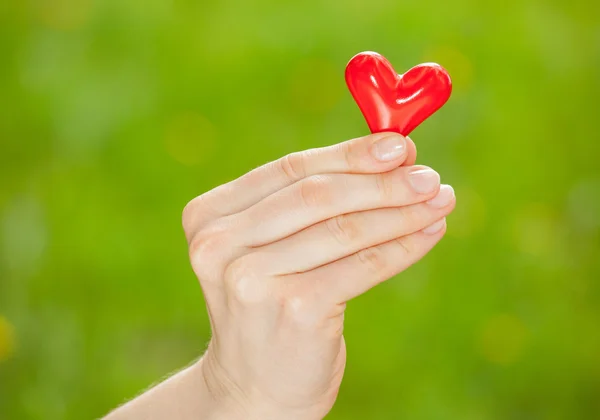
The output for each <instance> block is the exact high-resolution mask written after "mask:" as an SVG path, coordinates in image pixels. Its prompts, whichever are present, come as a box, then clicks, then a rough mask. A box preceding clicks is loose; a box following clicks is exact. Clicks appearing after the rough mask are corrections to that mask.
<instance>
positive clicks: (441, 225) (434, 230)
mask: <svg viewBox="0 0 600 420" xmlns="http://www.w3.org/2000/svg"><path fill="white" fill-rule="evenodd" d="M445 231H446V218H445V217H444V218H443V219H440V220H438V221H437V222H435V223H433V224H431V225H429V226H427V227H426V228H425V229H423V230H422V232H423V233H424V234H425V235H436V234H442V233H443V232H445Z"/></svg>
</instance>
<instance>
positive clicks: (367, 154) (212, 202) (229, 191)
mask: <svg viewBox="0 0 600 420" xmlns="http://www.w3.org/2000/svg"><path fill="white" fill-rule="evenodd" d="M415 156H416V149H415V144H414V143H413V141H412V140H409V141H407V140H406V138H405V137H403V136H401V135H400V134H397V133H378V134H372V135H368V136H364V137H359V138H356V139H353V140H348V141H346V142H343V143H339V144H335V145H332V146H328V147H323V148H319V149H310V150H305V151H302V152H296V153H291V154H289V155H287V156H284V157H282V158H281V159H278V160H276V161H273V162H270V163H267V164H266V165H263V166H261V167H259V168H257V169H254V170H253V171H250V172H248V173H247V174H245V175H243V176H242V177H240V178H238V179H236V180H234V181H231V182H229V183H227V184H223V185H221V186H219V187H217V188H215V189H213V190H211V191H209V192H207V193H206V194H203V195H201V196H199V197H196V198H195V199H194V200H192V201H191V202H190V203H189V204H188V206H186V213H188V214H189V213H198V214H197V215H196V217H195V218H196V219H198V220H200V219H201V220H206V219H208V220H210V219H214V218H217V217H222V216H227V215H230V214H234V213H238V212H240V211H242V210H245V209H247V208H248V207H250V206H252V205H254V204H256V203H257V202H259V201H260V200H262V199H263V198H265V197H267V196H269V195H271V194H273V193H274V192H276V191H278V190H281V189H282V188H285V187H287V186H288V185H291V184H293V183H294V182H296V181H298V180H300V179H303V178H306V177H309V176H311V175H316V174H328V173H380V172H386V171H389V170H391V169H394V168H396V167H398V166H400V165H401V164H403V163H404V161H405V160H406V159H407V158H410V159H411V160H412V161H414V157H415ZM190 217H191V216H190V215H188V219H189V218H190ZM188 223H189V221H188Z"/></svg>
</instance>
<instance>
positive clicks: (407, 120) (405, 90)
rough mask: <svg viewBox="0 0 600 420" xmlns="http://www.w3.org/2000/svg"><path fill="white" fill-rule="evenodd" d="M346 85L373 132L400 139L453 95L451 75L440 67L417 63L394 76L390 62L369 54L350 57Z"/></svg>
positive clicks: (364, 53) (374, 54) (371, 53)
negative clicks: (393, 132) (393, 133)
mask: <svg viewBox="0 0 600 420" xmlns="http://www.w3.org/2000/svg"><path fill="white" fill-rule="evenodd" d="M346 84H347V85H348V88H349V89H350V93H351V94H352V96H353V97H354V100H355V101H356V103H357V104H358V107H359V108H360V110H361V111H362V113H363V115H364V116H365V119H366V120H367V124H368V125H369V129H370V130H371V132H372V133H379V132H382V131H395V132H397V133H400V134H402V135H403V136H407V135H408V134H409V133H410V132H411V131H413V130H414V129H415V128H416V127H417V126H418V125H419V124H421V123H422V122H423V121H425V120H426V119H427V118H428V117H429V116H430V115H431V114H433V113H434V112H435V111H437V110H438V109H440V108H441V107H442V105H444V104H445V103H446V101H447V100H448V98H449V97H450V93H451V92H452V81H451V80H450V76H449V75H448V72H447V71H446V70H445V69H444V68H443V67H442V66H440V65H439V64H435V63H425V64H419V65H418V66H415V67H413V68H412V69H410V70H409V71H407V72H406V73H404V74H397V73H396V72H395V71H394V69H393V67H392V65H391V64H390V62H389V61H387V60H386V59H385V58H384V57H383V56H381V55H379V54H377V53H375V52H370V51H367V52H362V53H360V54H357V55H355V56H354V57H352V59H351V60H350V62H349V63H348V65H347V66H346Z"/></svg>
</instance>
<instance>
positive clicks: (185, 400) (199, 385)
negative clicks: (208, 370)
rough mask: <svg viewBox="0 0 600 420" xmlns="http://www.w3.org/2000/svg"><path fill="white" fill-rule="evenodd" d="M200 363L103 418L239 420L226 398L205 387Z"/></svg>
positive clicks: (201, 363)
mask: <svg viewBox="0 0 600 420" xmlns="http://www.w3.org/2000/svg"><path fill="white" fill-rule="evenodd" d="M203 363H204V361H203V360H202V359H201V360H199V361H197V362H195V363H194V364H192V365H191V366H189V367H187V368H185V369H184V370H182V371H180V372H178V373H176V374H175V375H173V376H171V377H170V378H168V379H166V380H165V381H163V382H161V383H160V384H158V385H156V386H154V387H153V388H151V389H149V390H148V391H146V392H144V393H143V394H142V395H140V396H138V397H137V398H135V399H133V400H131V401H129V402H128V403H126V404H125V405H123V406H121V407H119V408H117V409H116V410H115V411H113V412H112V413H110V414H109V415H108V416H106V417H105V420H121V419H128V420H132V419H134V420H135V419H144V420H153V419H157V420H158V419H168V418H172V419H178V420H188V419H190V420H192V419H193V420H221V419H238V418H239V419H242V418H245V417H244V413H242V412H241V410H239V409H238V408H237V407H236V405H235V404H232V403H230V402H229V401H227V396H225V395H219V394H218V392H215V391H214V390H211V389H210V388H209V386H208V385H207V381H206V377H205V375H204V370H203Z"/></svg>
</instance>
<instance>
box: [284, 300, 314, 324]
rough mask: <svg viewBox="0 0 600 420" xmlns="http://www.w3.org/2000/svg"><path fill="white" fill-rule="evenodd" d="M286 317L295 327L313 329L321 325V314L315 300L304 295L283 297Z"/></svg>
mask: <svg viewBox="0 0 600 420" xmlns="http://www.w3.org/2000/svg"><path fill="white" fill-rule="evenodd" d="M282 305H283V311H284V314H285V319H286V320H287V322H288V323H289V324H290V325H291V326H292V327H293V328H294V329H299V330H311V329H314V328H316V327H318V326H319V325H320V322H321V316H320V314H319V311H317V309H316V307H315V305H314V304H313V301H312V300H311V299H308V298H307V297H305V296H302V295H294V296H289V297H286V298H284V299H283V303H282Z"/></svg>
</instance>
